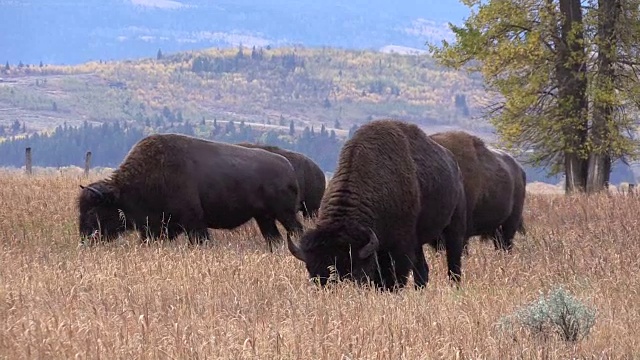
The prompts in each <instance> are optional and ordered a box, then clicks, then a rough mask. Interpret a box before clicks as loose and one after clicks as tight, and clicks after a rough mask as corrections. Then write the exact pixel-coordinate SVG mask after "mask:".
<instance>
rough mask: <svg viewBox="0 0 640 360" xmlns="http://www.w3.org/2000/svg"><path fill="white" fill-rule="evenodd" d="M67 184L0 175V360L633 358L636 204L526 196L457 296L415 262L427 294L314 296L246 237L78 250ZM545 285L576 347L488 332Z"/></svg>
mask: <svg viewBox="0 0 640 360" xmlns="http://www.w3.org/2000/svg"><path fill="white" fill-rule="evenodd" d="M80 183H82V184H86V183H87V180H84V179H81V178H79V177H75V176H72V175H48V176H40V175H38V176H33V177H31V178H27V177H26V176H24V175H18V174H8V173H4V174H0V358H7V359H23V358H28V359H34V358H39V359H42V358H61V359H72V358H81V359H85V358H104V359H150V358H160V359H172V358H192V359H193V358H198V359H201V358H206V359H236V358H242V359H276V358H277V359H432V358H445V359H470V358H473V359H479V358H482V359H539V358H557V359H560V358H561V359H569V358H597V359H602V358H626V359H630V358H639V357H640V336H638V335H637V334H640V277H639V276H638V270H639V269H640V233H639V231H638V230H639V229H640V224H639V223H638V219H640V216H639V215H638V209H639V208H640V198H635V197H626V196H612V197H608V196H606V195H603V196H599V197H592V198H589V199H587V198H582V197H572V198H567V197H563V196H552V195H532V194H530V195H529V197H528V200H527V207H526V222H527V226H528V234H527V236H526V237H523V236H521V235H518V237H517V238H516V240H515V241H516V245H515V249H514V251H513V253H512V254H511V255H505V254H501V253H497V252H495V251H494V250H493V247H492V246H490V244H485V243H480V242H478V241H473V242H472V249H471V251H470V254H469V256H468V257H466V258H465V259H464V260H463V271H464V278H463V286H462V287H461V289H459V290H456V289H455V288H453V287H451V286H449V285H448V283H447V281H446V274H445V269H446V267H445V265H446V264H445V259H444V256H442V255H438V256H436V255H435V254H434V253H433V252H432V251H431V250H430V249H428V250H426V251H427V261H429V264H430V266H431V268H432V272H431V274H432V275H431V282H430V283H429V285H428V287H427V289H425V290H422V291H416V290H414V289H413V288H408V289H406V290H403V291H400V292H398V293H376V292H375V291H371V290H367V289H362V288H357V287H355V286H353V285H350V284H342V285H340V286H336V287H334V288H332V289H327V290H318V289H315V288H314V287H313V286H312V285H311V284H309V282H308V281H307V274H306V270H305V269H304V267H303V265H302V263H300V262H299V261H298V260H296V259H295V258H294V257H293V256H291V255H290V254H289V253H288V252H287V250H286V247H282V248H280V249H279V250H278V251H277V252H276V253H274V254H270V253H267V251H266V247H265V244H264V241H263V239H262V238H261V237H260V235H259V232H258V231H257V227H256V226H255V225H254V224H253V223H250V224H248V225H246V226H244V227H242V228H240V229H237V230H236V231H232V232H223V231H215V232H213V235H214V237H215V239H216V240H217V241H216V242H215V243H214V244H213V245H211V246H207V247H189V246H187V245H186V244H185V243H184V241H182V240H181V241H178V242H176V243H174V244H152V245H140V244H139V243H138V239H137V236H136V235H131V236H130V237H128V238H127V239H124V240H123V241H119V242H117V243H113V244H105V245H97V246H93V247H79V246H78V234H77V230H76V216H77V215H76V210H75V207H74V206H75V203H74V202H75V196H76V194H77V191H78V190H79V188H78V184H80ZM307 225H309V226H311V224H307ZM425 249H426V247H425ZM558 286H564V287H565V288H566V289H567V290H568V291H570V293H571V294H572V295H574V296H575V297H576V298H578V299H580V301H582V302H583V303H585V304H587V305H589V306H593V307H595V308H596V309H597V316H596V322H595V325H594V326H593V328H592V330H591V333H590V334H589V335H588V336H587V337H586V338H584V339H582V340H581V341H577V342H574V343H571V342H565V341H564V340H562V339H560V337H558V336H548V337H542V336H536V335H533V334H531V333H530V332H529V331H527V330H526V329H524V328H515V329H514V330H512V331H509V332H504V331H502V330H500V328H499V327H498V326H497V324H498V323H499V321H500V319H501V318H502V317H503V316H506V315H509V314H512V313H514V312H515V311H516V310H517V309H519V308H520V307H522V306H524V305H526V304H528V303H530V302H531V301H534V300H536V299H537V298H538V297H539V295H540V292H543V293H546V292H547V291H549V290H551V289H554V288H556V287H558Z"/></svg>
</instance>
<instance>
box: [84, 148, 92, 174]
mask: <svg viewBox="0 0 640 360" xmlns="http://www.w3.org/2000/svg"><path fill="white" fill-rule="evenodd" d="M90 168H91V151H87V154H86V155H85V157H84V176H89V169H90Z"/></svg>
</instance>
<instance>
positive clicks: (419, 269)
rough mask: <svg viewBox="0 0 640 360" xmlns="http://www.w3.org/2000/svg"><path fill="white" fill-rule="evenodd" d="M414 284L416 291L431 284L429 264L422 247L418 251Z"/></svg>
mask: <svg viewBox="0 0 640 360" xmlns="http://www.w3.org/2000/svg"><path fill="white" fill-rule="evenodd" d="M413 282H414V285H415V288H416V289H421V288H424V287H425V286H426V285H427V283H428V282H429V264H427V259H426V258H425V257H424V250H423V249H422V246H419V247H418V248H417V249H416V264H415V266H414V271H413Z"/></svg>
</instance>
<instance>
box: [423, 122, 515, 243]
mask: <svg viewBox="0 0 640 360" xmlns="http://www.w3.org/2000/svg"><path fill="white" fill-rule="evenodd" d="M430 138H431V139H433V140H435V141H436V142H437V143H439V144H440V145H442V146H444V147H445V148H447V149H449V150H450V151H451V152H452V153H453V155H454V156H455V158H456V160H457V162H458V165H459V166H460V169H461V170H462V174H463V177H464V187H465V193H466V196H467V209H468V210H469V211H468V218H467V234H466V235H467V236H466V238H465V248H466V246H467V244H468V238H469V237H472V236H476V235H480V236H482V237H483V238H492V239H493V240H494V244H495V247H496V248H500V249H510V248H511V247H512V245H513V237H514V235H515V232H516V231H517V230H518V229H519V228H521V225H522V210H523V206H524V199H525V185H526V174H525V172H524V169H522V167H521V166H520V164H518V162H517V161H516V160H515V159H513V158H512V157H511V156H510V155H509V154H507V153H504V152H502V151H493V150H491V149H490V148H489V147H488V146H487V145H486V144H485V143H484V141H483V140H482V139H480V138H479V137H477V136H474V135H471V134H468V133H466V132H464V131H448V132H441V133H436V134H432V135H430Z"/></svg>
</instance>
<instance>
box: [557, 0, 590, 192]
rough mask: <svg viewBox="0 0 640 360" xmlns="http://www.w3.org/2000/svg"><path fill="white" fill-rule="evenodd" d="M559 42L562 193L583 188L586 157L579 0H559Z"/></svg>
mask: <svg viewBox="0 0 640 360" xmlns="http://www.w3.org/2000/svg"><path fill="white" fill-rule="evenodd" d="M560 13H561V15H562V23H561V25H560V37H561V41H560V42H559V44H558V45H559V46H558V48H557V59H556V65H555V68H556V76H557V81H558V107H559V115H560V118H561V119H560V121H562V122H563V123H564V124H565V125H564V126H563V129H562V136H563V138H564V148H565V150H564V167H565V176H566V181H565V192H566V193H571V192H576V191H579V192H582V191H584V190H585V188H586V182H587V181H586V180H587V165H588V164H587V160H586V158H585V157H584V156H583V154H582V152H583V150H584V145H585V143H586V141H587V131H588V130H587V126H588V123H587V107H588V103H587V95H586V92H587V76H586V71H587V64H586V62H587V58H586V54H585V47H584V44H583V39H584V30H583V21H582V8H581V6H580V0H560Z"/></svg>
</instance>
